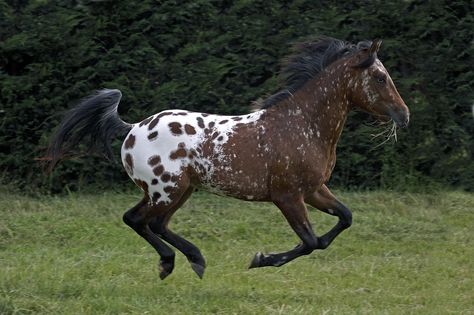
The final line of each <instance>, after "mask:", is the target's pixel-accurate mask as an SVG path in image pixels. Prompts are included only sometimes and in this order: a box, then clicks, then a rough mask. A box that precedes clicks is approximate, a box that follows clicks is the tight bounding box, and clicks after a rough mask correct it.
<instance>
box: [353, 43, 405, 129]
mask: <svg viewBox="0 0 474 315" xmlns="http://www.w3.org/2000/svg"><path fill="white" fill-rule="evenodd" d="M381 43H382V41H380V40H376V41H374V42H372V43H371V44H370V45H369V44H367V42H363V43H360V44H359V45H360V46H361V49H360V50H359V51H358V52H357V53H356V54H354V55H353V56H352V57H351V58H350V60H349V65H350V74H351V79H350V80H349V88H350V91H351V92H350V101H351V103H352V104H353V105H354V106H355V107H358V108H360V109H362V110H364V111H366V112H368V113H371V114H374V115H376V116H377V117H379V118H380V119H387V118H391V119H392V120H393V121H394V122H396V123H397V125H398V126H399V127H406V126H408V122H409V119H410V112H409V110H408V107H407V106H406V105H405V102H404V101H403V99H402V98H401V97H400V94H398V91H397V88H396V87H395V84H394V83H393V81H392V78H390V75H389V74H388V72H387V70H386V69H385V67H384V66H383V64H382V62H380V60H379V59H378V58H377V51H378V50H379V47H380V44H381Z"/></svg>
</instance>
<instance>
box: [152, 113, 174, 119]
mask: <svg viewBox="0 0 474 315" xmlns="http://www.w3.org/2000/svg"><path fill="white" fill-rule="evenodd" d="M172 114H173V113H172V112H164V113H163V112H162V113H159V114H158V116H156V118H161V117H163V116H168V115H172Z"/></svg>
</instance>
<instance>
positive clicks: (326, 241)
mask: <svg viewBox="0 0 474 315" xmlns="http://www.w3.org/2000/svg"><path fill="white" fill-rule="evenodd" d="M324 210H325V211H324V212H327V213H329V214H331V215H336V216H337V217H338V218H339V221H338V222H337V224H336V225H335V226H334V227H333V228H332V229H331V230H330V231H329V232H327V233H326V234H324V235H323V236H321V237H320V238H319V242H318V247H317V249H325V248H327V247H328V246H329V245H330V244H331V243H332V241H334V239H335V238H336V237H337V236H338V235H339V234H340V233H341V232H342V231H344V230H345V229H347V228H348V227H350V226H351V224H352V213H351V211H350V210H349V209H348V208H347V207H346V206H344V205H343V204H342V203H340V202H337V205H336V206H335V207H334V209H324Z"/></svg>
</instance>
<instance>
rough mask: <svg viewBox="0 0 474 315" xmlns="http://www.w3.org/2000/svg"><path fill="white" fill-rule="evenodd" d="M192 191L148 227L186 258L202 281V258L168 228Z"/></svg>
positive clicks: (190, 245) (193, 248) (185, 241)
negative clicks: (173, 216)
mask: <svg viewBox="0 0 474 315" xmlns="http://www.w3.org/2000/svg"><path fill="white" fill-rule="evenodd" d="M193 190H194V188H192V187H190V188H188V190H187V191H186V193H184V195H183V196H182V197H181V199H180V200H179V202H178V203H177V204H176V205H174V206H173V207H171V208H169V209H168V211H167V212H163V213H161V214H160V215H159V216H157V217H156V218H154V219H153V221H151V222H150V224H149V225H150V228H151V230H152V231H153V232H154V233H156V234H158V235H159V236H160V237H161V238H162V239H163V240H165V241H166V242H168V243H169V244H170V245H172V246H174V247H175V248H177V249H178V250H179V251H180V252H182V253H183V254H184V255H185V256H186V258H187V259H188V261H189V262H190V263H191V268H192V269H193V270H194V272H196V274H197V275H198V276H199V278H201V279H202V276H203V274H204V269H205V268H206V262H205V260H204V257H202V254H201V252H200V250H199V249H198V248H197V247H196V246H195V245H194V244H193V243H191V242H189V241H187V240H186V239H184V238H183V237H181V236H179V235H177V234H175V233H174V232H173V231H171V230H170V229H169V228H168V223H169V221H170V219H171V216H172V215H173V214H174V213H175V212H176V210H178V209H179V208H180V207H181V206H182V205H183V204H184V202H185V201H186V200H187V199H188V198H189V196H190V195H191V193H192V192H193Z"/></svg>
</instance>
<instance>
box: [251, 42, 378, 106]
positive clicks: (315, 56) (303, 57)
mask: <svg viewBox="0 0 474 315" xmlns="http://www.w3.org/2000/svg"><path fill="white" fill-rule="evenodd" d="M370 45H371V42H370V41H363V42H359V43H358V44H357V45H354V44H351V43H349V42H345V41H342V40H339V39H336V38H331V37H325V36H324V37H320V38H319V39H317V40H310V41H306V42H301V43H297V44H296V45H294V46H293V54H292V55H290V56H289V57H287V58H285V60H284V62H283V67H282V70H281V72H280V77H281V78H282V81H283V83H284V88H283V90H281V91H279V92H277V93H275V94H273V95H271V96H270V97H268V98H267V99H265V100H262V101H259V102H257V106H258V107H260V108H262V109H265V108H269V107H271V106H273V105H275V104H277V103H279V102H280V101H282V100H284V99H286V98H287V97H289V96H290V95H292V94H293V93H295V92H296V91H297V90H298V89H300V88H301V87H302V86H303V85H304V84H305V83H306V82H308V81H309V80H311V79H313V78H314V77H316V76H317V75H318V74H319V73H321V71H323V70H324V68H326V67H327V66H329V65H330V64H331V63H333V62H334V61H336V60H338V59H340V58H342V57H344V56H349V55H352V54H353V53H355V52H358V51H360V50H362V49H367V48H369V47H370ZM369 59H371V60H366V61H364V62H363V63H361V64H360V65H359V66H360V67H368V66H370V65H372V63H373V62H374V61H375V58H369Z"/></svg>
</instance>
